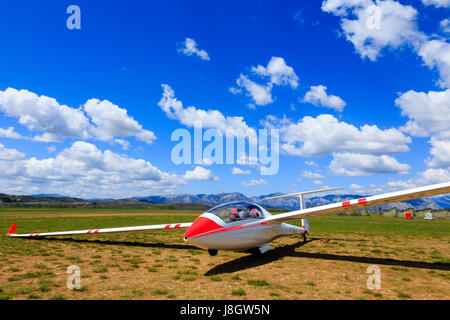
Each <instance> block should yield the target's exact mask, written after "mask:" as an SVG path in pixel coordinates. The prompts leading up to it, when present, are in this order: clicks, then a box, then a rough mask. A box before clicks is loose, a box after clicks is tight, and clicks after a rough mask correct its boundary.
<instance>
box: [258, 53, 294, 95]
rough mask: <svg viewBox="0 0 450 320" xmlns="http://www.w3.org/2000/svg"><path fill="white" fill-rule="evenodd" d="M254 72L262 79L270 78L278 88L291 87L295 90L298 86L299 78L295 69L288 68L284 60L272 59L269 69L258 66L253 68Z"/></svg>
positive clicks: (268, 65)
mask: <svg viewBox="0 0 450 320" xmlns="http://www.w3.org/2000/svg"><path fill="white" fill-rule="evenodd" d="M252 71H253V72H254V73H256V74H257V75H259V76H261V77H268V78H269V79H270V83H271V84H274V85H277V86H282V85H289V86H290V87H291V88H293V89H295V88H297V86H298V77H297V75H296V74H295V72H294V68H292V67H290V66H288V65H287V64H286V62H285V61H284V59H283V58H280V57H272V58H271V59H270V61H269V63H268V64H267V67H263V66H262V65H258V66H257V67H252Z"/></svg>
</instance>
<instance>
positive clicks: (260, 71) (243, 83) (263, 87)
mask: <svg viewBox="0 0 450 320" xmlns="http://www.w3.org/2000/svg"><path fill="white" fill-rule="evenodd" d="M251 71H252V72H253V74H254V75H256V76H257V77H258V78H259V79H261V80H264V83H263V84H260V83H257V82H255V81H253V80H251V79H250V78H249V77H248V76H246V75H243V74H240V75H239V78H238V79H236V84H237V85H238V87H240V88H242V89H245V91H246V95H247V96H249V97H251V98H252V99H253V101H254V103H255V104H256V105H259V106H264V105H267V104H269V103H272V102H273V101H274V100H273V98H272V89H273V87H274V86H290V87H291V88H292V89H296V88H297V86H298V77H297V75H296V74H295V71H294V69H293V68H292V67H291V66H288V65H287V64H286V62H285V61H284V59H283V58H280V57H272V58H271V59H270V61H269V62H268V64H267V66H266V67H264V66H261V65H258V66H256V67H254V66H253V67H251ZM242 89H239V88H233V89H230V91H231V92H232V93H233V94H237V93H240V92H241V91H238V90H242Z"/></svg>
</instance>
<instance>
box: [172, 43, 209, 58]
mask: <svg viewBox="0 0 450 320" xmlns="http://www.w3.org/2000/svg"><path fill="white" fill-rule="evenodd" d="M182 44H183V46H184V47H182V48H179V49H178V52H182V53H184V54H185V55H187V56H192V55H196V56H198V57H199V58H200V59H202V60H208V61H209V60H210V59H209V55H208V52H206V51H205V50H199V49H198V48H197V43H196V42H195V40H194V39H191V38H186V39H185V40H184V42H183V43H182Z"/></svg>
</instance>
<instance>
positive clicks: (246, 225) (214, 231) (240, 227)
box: [184, 218, 267, 239]
mask: <svg viewBox="0 0 450 320" xmlns="http://www.w3.org/2000/svg"><path fill="white" fill-rule="evenodd" d="M199 219H200V218H199ZM204 219H207V218H204ZM208 220H210V219H208ZM194 223H195V221H194ZM214 223H215V222H214ZM265 225H267V222H261V223H252V224H241V225H237V226H233V227H229V228H224V227H221V228H220V229H216V230H211V231H204V232H199V233H196V234H192V235H189V236H186V234H187V232H186V234H185V235H184V236H185V237H186V238H188V239H189V238H199V237H204V236H210V235H212V234H217V233H222V232H227V231H234V230H240V229H245V228H252V227H259V226H265ZM191 227H192V226H191ZM188 231H189V229H188Z"/></svg>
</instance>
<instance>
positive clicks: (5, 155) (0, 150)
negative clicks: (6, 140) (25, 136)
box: [0, 143, 25, 161]
mask: <svg viewBox="0 0 450 320" xmlns="http://www.w3.org/2000/svg"><path fill="white" fill-rule="evenodd" d="M23 158H25V154H24V153H22V152H19V151H17V150H16V149H8V148H5V146H4V145H3V144H1V143H0V160H3V161H13V160H20V159H23Z"/></svg>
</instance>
